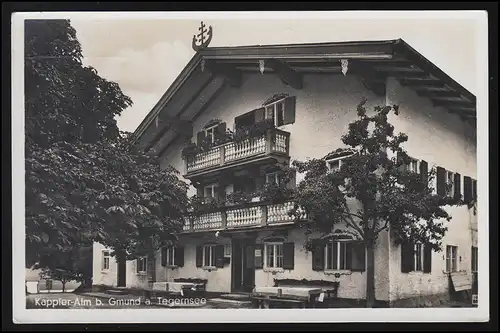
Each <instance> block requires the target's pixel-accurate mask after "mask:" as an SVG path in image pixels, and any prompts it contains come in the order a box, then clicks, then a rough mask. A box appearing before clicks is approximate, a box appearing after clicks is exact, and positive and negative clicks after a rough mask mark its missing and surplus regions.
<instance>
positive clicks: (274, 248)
mask: <svg viewBox="0 0 500 333" xmlns="http://www.w3.org/2000/svg"><path fill="white" fill-rule="evenodd" d="M265 255H266V257H265V258H266V265H265V267H267V268H283V243H266V244H265Z"/></svg>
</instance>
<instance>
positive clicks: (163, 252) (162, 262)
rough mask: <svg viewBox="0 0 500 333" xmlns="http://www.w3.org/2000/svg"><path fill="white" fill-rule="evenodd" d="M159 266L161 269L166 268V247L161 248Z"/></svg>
mask: <svg viewBox="0 0 500 333" xmlns="http://www.w3.org/2000/svg"><path fill="white" fill-rule="evenodd" d="M161 265H162V266H163V267H165V266H167V247H166V246H164V247H162V248H161Z"/></svg>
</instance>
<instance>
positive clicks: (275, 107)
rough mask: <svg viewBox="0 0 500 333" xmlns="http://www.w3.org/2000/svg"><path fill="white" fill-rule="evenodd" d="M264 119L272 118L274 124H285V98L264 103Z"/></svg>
mask: <svg viewBox="0 0 500 333" xmlns="http://www.w3.org/2000/svg"><path fill="white" fill-rule="evenodd" d="M265 117H266V119H273V121H274V126H276V127H278V126H282V125H284V124H285V99H281V100H279V101H276V102H273V103H272V104H268V105H266V113H265Z"/></svg>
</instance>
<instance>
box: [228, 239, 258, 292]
mask: <svg viewBox="0 0 500 333" xmlns="http://www.w3.org/2000/svg"><path fill="white" fill-rule="evenodd" d="M254 243H255V242H254V241H253V239H252V240H248V239H233V249H232V250H233V251H232V254H231V257H232V258H231V261H232V275H231V276H232V287H233V288H232V289H233V291H240V292H241V291H242V292H250V291H252V290H253V288H254V283H255V254H254V252H255V245H254Z"/></svg>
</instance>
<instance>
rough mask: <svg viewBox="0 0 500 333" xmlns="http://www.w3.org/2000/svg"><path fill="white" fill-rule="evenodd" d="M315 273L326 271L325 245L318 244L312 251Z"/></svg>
mask: <svg viewBox="0 0 500 333" xmlns="http://www.w3.org/2000/svg"><path fill="white" fill-rule="evenodd" d="M312 269H313V271H323V270H324V269H325V245H324V244H319V243H318V244H316V245H315V246H314V248H313V250H312Z"/></svg>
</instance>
